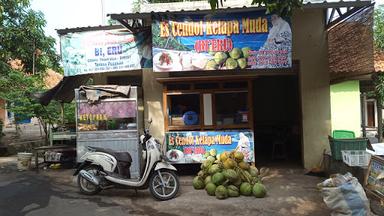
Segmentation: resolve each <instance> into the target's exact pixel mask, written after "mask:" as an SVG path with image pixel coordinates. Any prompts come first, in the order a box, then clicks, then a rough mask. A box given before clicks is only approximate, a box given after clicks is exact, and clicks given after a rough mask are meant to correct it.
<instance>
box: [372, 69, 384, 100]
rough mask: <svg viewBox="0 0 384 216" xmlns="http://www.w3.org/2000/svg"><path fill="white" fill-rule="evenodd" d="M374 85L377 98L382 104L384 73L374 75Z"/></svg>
mask: <svg viewBox="0 0 384 216" xmlns="http://www.w3.org/2000/svg"><path fill="white" fill-rule="evenodd" d="M372 80H373V84H374V86H375V92H374V94H375V96H376V97H377V99H380V101H381V102H383V101H384V73H373V74H372Z"/></svg>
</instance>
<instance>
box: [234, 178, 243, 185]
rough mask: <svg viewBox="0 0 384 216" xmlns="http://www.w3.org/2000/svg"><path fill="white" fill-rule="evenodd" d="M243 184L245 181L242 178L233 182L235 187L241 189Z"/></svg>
mask: <svg viewBox="0 0 384 216" xmlns="http://www.w3.org/2000/svg"><path fill="white" fill-rule="evenodd" d="M241 183H243V181H242V180H241V178H237V179H236V180H235V181H234V182H233V184H234V185H235V186H237V187H240V185H241Z"/></svg>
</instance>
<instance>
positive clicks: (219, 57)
mask: <svg viewBox="0 0 384 216" xmlns="http://www.w3.org/2000/svg"><path fill="white" fill-rule="evenodd" d="M152 44H153V45H152V46H153V48H152V53H153V70H154V71H155V72H167V71H195V70H200V71H201V70H235V69H263V68H289V67H291V66H292V60H291V59H292V57H291V49H292V48H291V47H292V32H291V27H290V24H289V22H288V21H286V20H284V19H283V18H281V17H279V16H277V15H265V11H255V12H247V13H230V14H206V15H193V16H192V15H191V16H183V15H175V16H174V17H172V18H171V19H166V18H163V19H157V20H156V19H154V21H153V23H152Z"/></svg>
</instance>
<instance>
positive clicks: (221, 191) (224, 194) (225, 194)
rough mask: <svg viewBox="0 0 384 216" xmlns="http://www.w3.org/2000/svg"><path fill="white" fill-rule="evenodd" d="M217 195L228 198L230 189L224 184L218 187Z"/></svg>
mask: <svg viewBox="0 0 384 216" xmlns="http://www.w3.org/2000/svg"><path fill="white" fill-rule="evenodd" d="M215 195H216V198H217V199H226V198H228V190H227V188H225V187H224V186H223V185H219V186H217V187H216V191H215Z"/></svg>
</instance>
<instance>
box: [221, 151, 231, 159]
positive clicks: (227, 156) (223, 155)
mask: <svg viewBox="0 0 384 216" xmlns="http://www.w3.org/2000/svg"><path fill="white" fill-rule="evenodd" d="M228 158H229V152H227V151H225V152H223V153H221V154H220V161H221V162H224V161H226V160H227V159H228Z"/></svg>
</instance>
